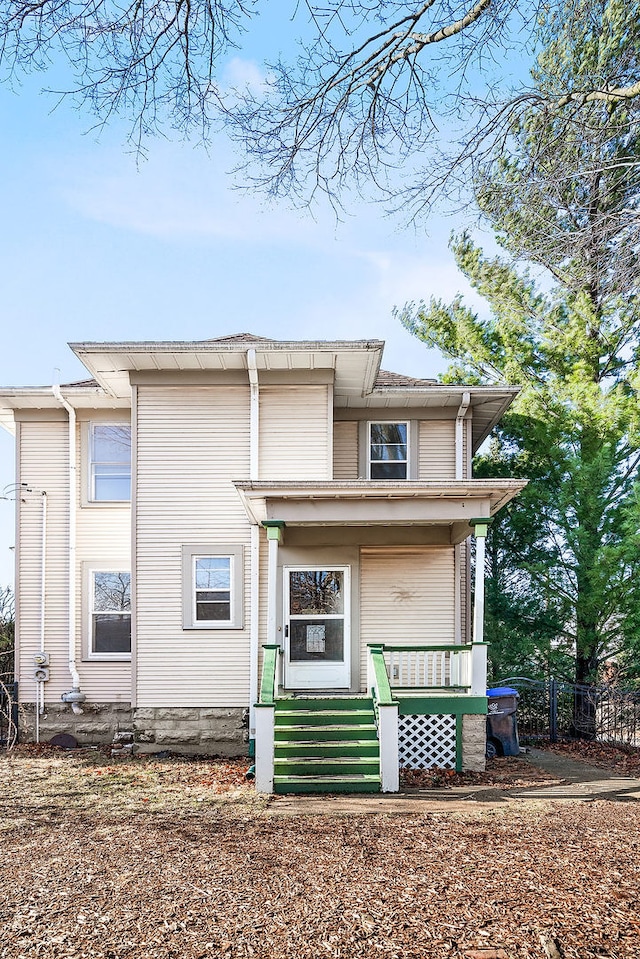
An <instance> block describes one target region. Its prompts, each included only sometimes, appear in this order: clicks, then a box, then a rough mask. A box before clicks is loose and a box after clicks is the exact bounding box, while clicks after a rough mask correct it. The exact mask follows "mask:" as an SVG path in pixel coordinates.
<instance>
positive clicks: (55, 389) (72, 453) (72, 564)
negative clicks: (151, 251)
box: [51, 385, 87, 715]
mask: <svg viewBox="0 0 640 959" xmlns="http://www.w3.org/2000/svg"><path fill="white" fill-rule="evenodd" d="M51 392H52V393H53V395H54V396H55V398H56V399H57V401H58V403H59V404H60V405H61V406H62V407H64V409H65V410H66V411H67V415H68V417H69V543H68V562H69V595H68V600H67V609H68V622H69V672H70V673H71V683H72V687H73V688H72V689H71V690H70V691H69V692H68V693H62V696H61V697H60V698H61V700H62V702H63V703H69V704H70V706H71V709H72V710H73V712H74V713H75V714H76V715H77V714H78V713H81V712H82V708H81V706H80V703H83V702H84V701H85V699H86V698H87V697H86V696H85V694H84V693H83V692H81V690H80V674H79V672H78V669H77V666H76V513H77V508H76V473H77V468H76V411H75V410H74V408H73V407H72V406H70V405H69V403H67V401H66V400H65V398H64V397H63V395H62V393H61V392H60V387H59V386H58V385H55V386H52V387H51Z"/></svg>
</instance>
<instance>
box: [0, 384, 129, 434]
mask: <svg viewBox="0 0 640 959" xmlns="http://www.w3.org/2000/svg"><path fill="white" fill-rule="evenodd" d="M60 390H61V392H62V395H63V396H64V398H65V399H66V400H67V402H68V403H69V404H70V406H73V407H74V408H75V409H77V410H83V409H86V410H113V409H123V410H128V409H129V408H130V407H131V400H130V391H128V392H127V395H126V397H121V398H114V397H113V396H110V395H109V394H108V393H105V391H104V390H103V389H101V388H100V387H99V386H97V385H96V384H93V385H92V386H79V385H74V384H68V385H66V386H61V387H60ZM59 409H61V406H60V403H59V402H58V400H57V399H56V398H55V396H54V395H53V392H52V390H51V387H50V386H37V387H22V388H21V387H17V388H15V389H5V390H0V426H1V427H3V428H4V429H6V430H8V431H9V432H10V433H13V432H15V425H14V410H59Z"/></svg>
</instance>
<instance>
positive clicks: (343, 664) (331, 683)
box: [282, 563, 351, 689]
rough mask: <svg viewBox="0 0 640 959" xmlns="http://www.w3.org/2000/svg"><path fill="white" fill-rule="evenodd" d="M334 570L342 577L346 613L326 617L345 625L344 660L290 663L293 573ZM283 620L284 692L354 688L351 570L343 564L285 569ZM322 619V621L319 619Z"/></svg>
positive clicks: (343, 638) (284, 567)
mask: <svg viewBox="0 0 640 959" xmlns="http://www.w3.org/2000/svg"><path fill="white" fill-rule="evenodd" d="M314 570H327V571H329V570H335V571H336V572H341V573H342V574H343V591H344V595H343V612H342V613H341V614H333V615H331V614H327V615H326V616H325V617H323V618H324V619H328V620H331V619H333V620H339V619H341V620H342V622H343V636H342V647H343V660H341V661H331V660H323V661H320V662H314V661H306V660H305V661H304V662H293V663H292V662H291V658H290V645H289V644H290V634H291V629H290V623H291V613H290V610H289V605H290V595H291V594H290V588H289V583H290V576H289V574H290V573H292V572H293V573H297V572H312V571H314ZM282 573H283V576H282V582H283V592H284V601H283V607H282V608H283V620H284V634H285V635H284V683H283V684H284V688H285V689H349V688H350V685H351V567H350V566H345V565H344V564H342V563H335V564H334V563H322V564H318V563H315V564H305V565H292V566H283V568H282ZM297 618H299V619H309V618H310V617H309V616H299V617H296V616H294V619H297ZM319 618H320V617H319Z"/></svg>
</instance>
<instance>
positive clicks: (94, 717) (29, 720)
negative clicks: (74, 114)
mask: <svg viewBox="0 0 640 959" xmlns="http://www.w3.org/2000/svg"><path fill="white" fill-rule="evenodd" d="M132 722H133V713H132V710H131V705H130V703H89V702H87V703H83V704H82V712H81V713H79V714H78V715H76V714H75V713H74V712H73V710H72V709H71V706H68V705H66V703H50V704H49V703H48V704H47V705H46V706H45V711H44V715H42V716H41V717H40V742H41V743H46V742H49V740H50V739H51V737H52V736H55V735H56V733H68V734H69V735H71V736H74V737H75V738H76V739H77V740H78V743H79V744H80V745H81V746H96V745H100V744H102V743H110V742H112V741H113V739H114V737H115V736H116V734H117V733H119V732H120V731H121V730H126V729H131V724H132ZM18 728H19V736H20V742H22V743H32V742H35V738H36V731H35V706H34V704H33V703H23V704H22V705H21V706H20V711H19V719H18Z"/></svg>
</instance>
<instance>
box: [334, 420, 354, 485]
mask: <svg viewBox="0 0 640 959" xmlns="http://www.w3.org/2000/svg"><path fill="white" fill-rule="evenodd" d="M333 478H334V480H355V479H358V423H357V422H356V421H355V420H353V421H346V420H345V421H342V422H337V423H334V424H333Z"/></svg>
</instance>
